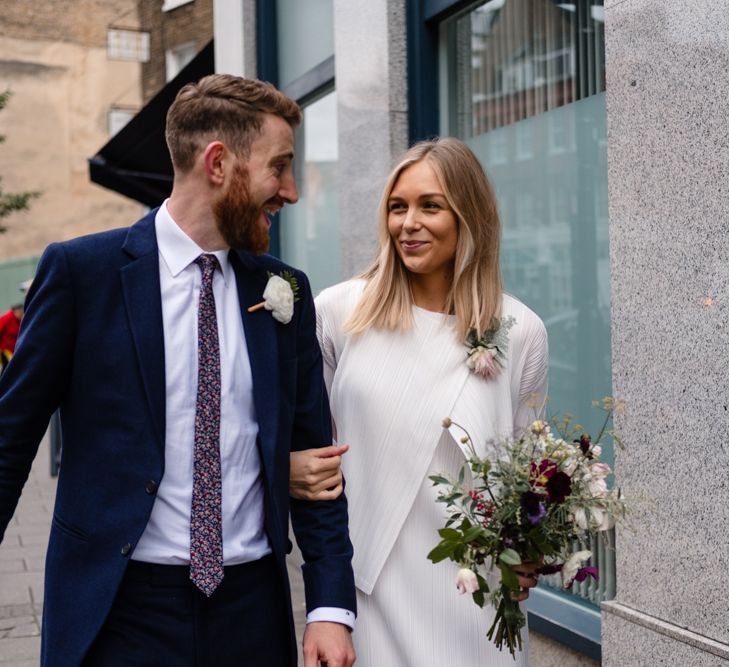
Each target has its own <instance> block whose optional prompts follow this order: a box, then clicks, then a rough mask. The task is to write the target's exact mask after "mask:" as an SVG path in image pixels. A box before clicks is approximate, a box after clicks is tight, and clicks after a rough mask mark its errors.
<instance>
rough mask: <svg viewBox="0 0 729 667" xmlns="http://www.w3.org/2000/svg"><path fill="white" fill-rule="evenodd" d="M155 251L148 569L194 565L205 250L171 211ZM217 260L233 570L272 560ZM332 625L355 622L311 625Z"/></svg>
mask: <svg viewBox="0 0 729 667" xmlns="http://www.w3.org/2000/svg"><path fill="white" fill-rule="evenodd" d="M155 231H156V235H157V245H158V248H159V274H160V291H161V297H162V325H163V329H164V344H165V388H166V401H165V406H166V407H165V470H164V475H163V477H162V480H161V481H160V483H159V487H158V490H157V496H156V498H155V502H154V505H153V507H152V513H151V515H150V517H149V521H148V523H147V526H146V528H145V530H144V532H143V533H142V536H141V538H140V540H139V542H138V543H137V546H136V547H135V549H134V553H133V555H132V558H133V559H135V560H139V561H143V562H147V563H159V564H167V565H187V564H189V562H190V507H191V503H192V468H193V449H194V432H195V403H196V395H197V376H198V359H197V337H198V336H197V334H198V322H197V314H198V302H199V298H200V283H201V271H200V268H199V267H198V266H197V265H196V264H195V259H196V258H197V257H199V256H200V255H201V254H203V253H204V252H205V251H204V250H203V249H202V248H200V247H199V246H198V245H197V244H196V243H195V242H194V241H193V240H192V239H191V238H190V237H189V236H187V234H185V232H183V231H182V230H181V229H180V227H178V225H177V223H175V221H174V220H173V219H172V217H171V216H170V213H169V211H168V210H167V202H165V203H163V204H162V206H161V207H160V208H159V210H158V211H157V215H156V217H155ZM212 254H214V255H215V256H216V257H217V259H218V262H219V263H220V268H221V271H216V272H215V275H214V277H213V295H214V296H215V308H216V315H217V320H218V338H219V346H220V381H221V390H220V399H221V401H220V462H221V471H222V517H223V562H224V564H225V565H235V564H240V563H246V562H249V561H254V560H258V559H259V558H262V557H263V556H265V555H266V554H269V553H270V552H271V547H270V544H269V542H268V537H267V535H266V532H265V530H264V506H263V480H262V469H261V460H260V456H259V453H258V447H257V444H256V438H257V436H258V422H257V420H256V414H255V409H254V403H253V379H252V375H251V366H250V362H249V359H248V348H247V346H246V339H245V332H244V330H243V321H242V320H241V315H240V301H239V299H238V288H237V286H236V282H235V275H234V273H233V267H232V266H231V265H230V261H229V259H228V250H219V251H216V252H214V253H212ZM313 621H334V622H338V623H344V624H345V625H349V626H350V627H352V625H353V622H354V614H353V613H352V612H351V611H348V610H345V609H338V608H333V607H319V608H317V609H314V610H312V611H311V613H310V614H309V615H308V617H307V622H313Z"/></svg>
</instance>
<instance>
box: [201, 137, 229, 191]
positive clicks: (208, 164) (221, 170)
mask: <svg viewBox="0 0 729 667" xmlns="http://www.w3.org/2000/svg"><path fill="white" fill-rule="evenodd" d="M229 159H230V153H229V151H228V150H227V149H226V148H225V144H224V143H223V142H222V141H211V142H210V143H209V144H208V145H207V146H205V150H204V151H203V156H202V160H203V167H204V169H205V175H206V176H207V177H208V181H209V183H210V184H211V185H213V186H215V187H222V185H223V183H225V168H226V160H229Z"/></svg>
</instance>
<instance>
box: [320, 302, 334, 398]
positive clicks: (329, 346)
mask: <svg viewBox="0 0 729 667" xmlns="http://www.w3.org/2000/svg"><path fill="white" fill-rule="evenodd" d="M315 303H316V337H317V338H318V339H319V347H321V354H322V358H323V359H324V382H325V384H326V387H327V393H331V389H332V381H333V380H334V373H335V371H336V370H337V351H336V347H335V335H334V332H335V331H336V323H334V322H332V317H333V313H332V308H331V305H332V304H331V300H330V299H328V295H327V293H326V291H325V292H323V293H322V294H320V295H319V296H318V297H317V298H316V300H315Z"/></svg>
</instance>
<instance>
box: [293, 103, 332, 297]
mask: <svg viewBox="0 0 729 667" xmlns="http://www.w3.org/2000/svg"><path fill="white" fill-rule="evenodd" d="M295 140H296V148H295V150H296V159H295V170H296V182H297V184H298V186H299V203H298V204H296V206H287V207H285V208H284V209H283V210H282V212H281V217H282V221H281V258H282V259H283V260H284V261H285V262H287V263H288V264H292V265H293V266H296V267H298V268H300V269H302V270H303V271H305V272H306V274H307V275H308V276H309V280H310V281H311V286H312V289H313V291H314V294H316V293H317V292H319V291H320V290H321V289H323V288H324V287H327V286H329V285H332V284H334V283H336V282H339V280H341V277H340V274H339V255H340V251H339V225H338V213H339V211H338V206H337V159H338V155H337V95H336V92H334V91H331V92H329V93H327V94H325V95H324V96H323V97H320V98H319V99H318V100H316V101H315V102H312V103H310V104H308V105H307V106H305V107H304V122H303V123H302V125H301V127H300V128H299V129H298V130H297V131H296V135H295Z"/></svg>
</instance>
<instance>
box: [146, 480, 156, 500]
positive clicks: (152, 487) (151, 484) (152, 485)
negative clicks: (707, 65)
mask: <svg viewBox="0 0 729 667" xmlns="http://www.w3.org/2000/svg"><path fill="white" fill-rule="evenodd" d="M144 490H145V491H146V492H147V493H148V494H149V495H150V496H151V495H152V494H153V493H154V492H155V491H156V490H157V482H155V481H154V480H153V479H150V480H149V481H148V482H147V483H146V484H145V485H144Z"/></svg>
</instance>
